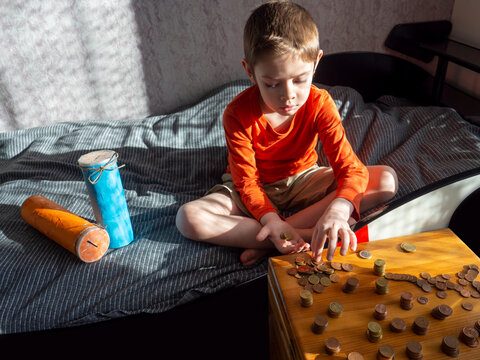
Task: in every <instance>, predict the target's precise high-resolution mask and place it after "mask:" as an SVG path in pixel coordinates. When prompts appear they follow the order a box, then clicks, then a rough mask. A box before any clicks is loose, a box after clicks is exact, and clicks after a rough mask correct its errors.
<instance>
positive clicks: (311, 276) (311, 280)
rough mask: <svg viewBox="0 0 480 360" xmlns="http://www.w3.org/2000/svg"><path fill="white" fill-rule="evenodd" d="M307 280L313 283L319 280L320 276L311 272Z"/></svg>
mask: <svg viewBox="0 0 480 360" xmlns="http://www.w3.org/2000/svg"><path fill="white" fill-rule="evenodd" d="M308 282H309V283H310V284H312V285H315V284H318V283H319V282H320V278H319V277H318V275H315V274H312V275H310V276H309V277H308Z"/></svg>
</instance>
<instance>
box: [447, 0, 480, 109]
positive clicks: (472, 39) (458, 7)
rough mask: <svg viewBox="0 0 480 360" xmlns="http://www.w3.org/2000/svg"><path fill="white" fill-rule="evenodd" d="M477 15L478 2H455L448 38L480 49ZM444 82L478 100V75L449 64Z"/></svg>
mask: <svg viewBox="0 0 480 360" xmlns="http://www.w3.org/2000/svg"><path fill="white" fill-rule="evenodd" d="M479 14H480V1H478V0H455V6H454V8H453V13H452V25H453V28H452V33H451V34H450V38H451V39H452V40H456V41H460V42H463V43H465V44H468V45H470V46H473V47H476V48H477V49H480V21H478V15H479ZM446 80H447V82H449V83H451V84H452V85H454V86H456V87H458V88H460V89H461V90H463V91H465V92H466V93H468V94H470V95H473V96H475V97H476V98H478V99H480V74H478V73H476V72H474V71H471V70H468V69H465V68H462V67H461V66H458V65H456V64H449V65H448V70H447V77H446Z"/></svg>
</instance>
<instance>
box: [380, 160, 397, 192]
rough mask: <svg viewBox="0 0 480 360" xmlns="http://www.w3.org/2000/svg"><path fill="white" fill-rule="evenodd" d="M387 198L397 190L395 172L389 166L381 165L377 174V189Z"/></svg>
mask: <svg viewBox="0 0 480 360" xmlns="http://www.w3.org/2000/svg"><path fill="white" fill-rule="evenodd" d="M378 190H380V191H381V192H383V193H385V196H386V197H388V198H389V199H390V198H392V197H394V196H395V194H396V193H397V191H398V178H397V173H396V172H395V170H394V169H392V168H391V167H390V166H386V165H382V166H381V171H380V176H379V189H378Z"/></svg>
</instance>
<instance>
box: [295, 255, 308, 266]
mask: <svg viewBox="0 0 480 360" xmlns="http://www.w3.org/2000/svg"><path fill="white" fill-rule="evenodd" d="M295 264H297V265H305V264H306V262H305V258H304V257H303V256H297V257H296V258H295Z"/></svg>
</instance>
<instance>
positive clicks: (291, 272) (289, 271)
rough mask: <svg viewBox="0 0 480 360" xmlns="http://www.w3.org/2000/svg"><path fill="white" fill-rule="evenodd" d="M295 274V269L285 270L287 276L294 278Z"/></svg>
mask: <svg viewBox="0 0 480 360" xmlns="http://www.w3.org/2000/svg"><path fill="white" fill-rule="evenodd" d="M296 273H297V269H295V268H290V269H287V274H288V275H291V276H294V275H295V274H296Z"/></svg>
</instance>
